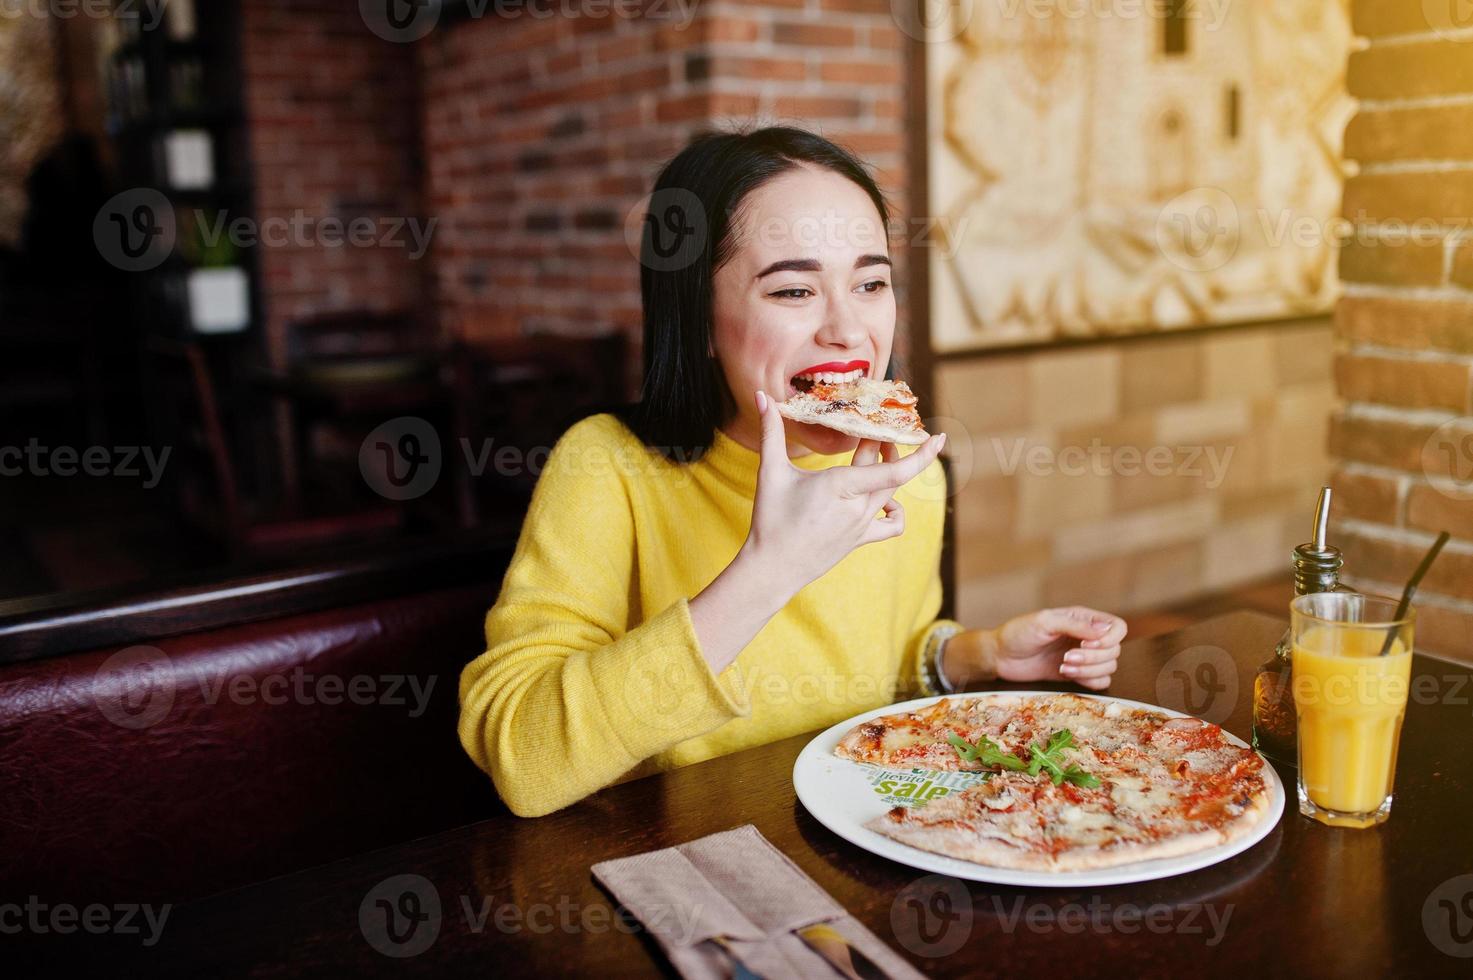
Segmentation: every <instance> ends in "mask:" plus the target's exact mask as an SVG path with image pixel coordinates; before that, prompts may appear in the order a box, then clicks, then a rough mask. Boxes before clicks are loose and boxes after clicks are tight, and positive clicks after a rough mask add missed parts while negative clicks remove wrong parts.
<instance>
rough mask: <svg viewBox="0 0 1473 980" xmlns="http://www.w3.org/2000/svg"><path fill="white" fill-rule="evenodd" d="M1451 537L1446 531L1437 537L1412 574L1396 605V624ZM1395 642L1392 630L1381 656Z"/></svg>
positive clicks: (1388, 650)
mask: <svg viewBox="0 0 1473 980" xmlns="http://www.w3.org/2000/svg"><path fill="white" fill-rule="evenodd" d="M1449 537H1451V535H1450V534H1448V533H1447V532H1446V531H1443V532H1442V533H1441V534H1439V535H1438V536H1437V540H1436V541H1434V542H1432V547H1431V548H1428V549H1427V554H1426V556H1425V557H1424V558H1423V559H1422V564H1420V565H1418V566H1417V570H1416V571H1415V572H1412V577H1411V578H1410V579H1408V580H1407V587H1406V588H1405V589H1403V590H1402V592H1401V602H1398V603H1397V604H1396V617H1395V621H1396V622H1398V623H1399V622H1401V618H1402V617H1403V616H1405V615H1406V614H1407V610H1408V609H1410V608H1411V607H1412V595H1413V594H1415V593H1416V591H1417V586H1419V585H1421V584H1422V576H1423V575H1426V574H1427V569H1429V568H1431V567H1432V563H1433V562H1434V561H1436V560H1437V553H1438V552H1439V551H1441V550H1442V546H1443V545H1445V544H1447V539H1448V538H1449ZM1394 642H1396V631H1395V630H1392V631H1391V632H1389V633H1387V634H1386V642H1385V644H1383V645H1382V647H1381V656H1383V657H1384V656H1386V655H1387V654H1388V653H1390V652H1391V644H1392V643H1394Z"/></svg>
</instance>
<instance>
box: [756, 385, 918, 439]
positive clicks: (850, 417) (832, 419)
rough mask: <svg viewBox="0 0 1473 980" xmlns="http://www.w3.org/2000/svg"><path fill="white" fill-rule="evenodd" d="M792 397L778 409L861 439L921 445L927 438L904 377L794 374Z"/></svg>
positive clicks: (784, 414)
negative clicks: (833, 378)
mask: <svg viewBox="0 0 1473 980" xmlns="http://www.w3.org/2000/svg"><path fill="white" fill-rule="evenodd" d="M793 388H794V389H795V391H794V393H793V395H792V397H791V398H789V399H788V400H787V401H785V402H779V403H778V406H777V410H778V411H779V412H781V413H782V415H783V417H784V418H788V419H792V420H793V421H794V422H811V423H813V424H814V425H822V426H824V427H826V428H829V429H834V430H836V431H838V432H842V433H844V434H846V435H851V436H858V437H859V438H861V439H878V440H879V441H881V442H893V443H895V444H897V445H903V446H919V445H920V444H921V443H923V442H925V441H926V440H927V439H929V438H930V433H929V432H927V431H926V427H925V426H924V425H922V424H921V416H920V414H919V413H918V412H917V411H916V396H915V393H914V392H913V391H911V390H910V386H909V385H907V384H906V383H905V382H904V381H884V380H879V379H875V378H857V379H855V380H853V381H838V382H828V381H815V380H813V379H812V378H809V377H807V376H805V375H801V374H800V375H799V376H798V377H796V378H794V379H793Z"/></svg>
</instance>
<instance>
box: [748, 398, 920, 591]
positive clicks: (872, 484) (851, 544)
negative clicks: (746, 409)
mask: <svg viewBox="0 0 1473 980" xmlns="http://www.w3.org/2000/svg"><path fill="white" fill-rule="evenodd" d="M757 412H758V414H759V415H760V416H761V419H762V448H761V453H762V458H761V463H760V465H759V467H758V471H757V498H756V501H755V502H754V503H753V506H752V528H751V531H750V532H749V533H748V536H747V541H746V544H745V545H744V546H743V550H744V551H748V552H750V553H751V554H752V555H754V556H760V559H761V563H762V564H763V565H766V566H767V567H768V568H769V569H770V571H771V574H772V575H773V581H774V582H776V583H781V585H782V586H783V587H784V588H785V589H788V590H791V591H792V592H796V591H797V590H798V589H801V588H802V587H803V586H805V585H807V584H808V583H809V582H812V581H813V580H814V579H817V578H818V577H819V576H821V575H823V573H824V572H827V571H828V570H829V569H830V568H833V567H834V566H835V565H837V564H838V563H839V561H840V560H841V559H842V558H843V557H844V556H845V555H847V554H849V552H851V551H853V550H854V549H855V548H858V547H860V546H861V545H866V544H871V543H873V542H876V541H884V540H886V539H887V538H893V537H896V536H898V535H899V534H901V533H902V532H903V531H904V530H905V510H904V508H902V507H901V505H900V503H899V502H898V501H897V500H896V499H895V496H894V494H895V491H896V490H897V489H898V488H899V487H901V486H903V485H904V484H905V483H907V482H909V481H910V480H912V479H914V478H915V477H917V476H919V475H920V473H921V471H922V470H924V469H925V468H926V467H927V466H930V465H931V462H932V461H933V460H934V459H935V458H936V456H937V454H939V453H940V452H941V447H942V446H943V445H944V444H945V442H946V437H945V435H944V434H943V435H937V436H932V437H931V438H930V439H928V440H927V441H926V442H925V443H924V444H923V445H921V446H920V447H919V448H917V449H916V451H915V452H913V453H911V454H910V455H909V456H906V457H905V458H904V459H902V458H900V455H899V452H898V451H897V450H896V448H895V446H894V445H892V444H890V443H885V444H884V446H883V450H882V447H881V446H880V444H879V443H877V442H875V441H874V440H870V439H862V440H860V443H859V447H858V448H857V449H856V450H855V453H854V460H853V465H851V466H834V467H830V468H829V469H826V470H819V471H816V472H811V471H808V470H803V469H800V468H799V467H797V466H794V465H793V464H792V462H790V461H789V459H788V451H787V443H786V440H785V438H784V434H783V419H782V416H781V415H780V414H779V413H778V411H777V408H776V406H775V405H774V403H773V401H772V399H771V398H769V397H768V396H767V395H766V394H765V393H763V392H760V391H759V392H757ZM882 454H883V457H884V459H883V461H879V457H880V456H881V455H882ZM882 512H883V516H881V514H882Z"/></svg>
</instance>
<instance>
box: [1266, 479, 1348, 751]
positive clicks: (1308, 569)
mask: <svg viewBox="0 0 1473 980" xmlns="http://www.w3.org/2000/svg"><path fill="white" fill-rule="evenodd" d="M1330 494H1331V490H1330V488H1329V487H1322V488H1321V489H1320V499H1319V501H1318V503H1317V504H1316V505H1315V514H1314V533H1313V535H1312V536H1311V539H1310V540H1309V541H1307V542H1306V543H1304V544H1301V545H1299V547H1297V548H1295V549H1294V594H1295V595H1296V596H1301V595H1308V594H1309V593H1311V592H1342V591H1347V590H1345V589H1344V588H1343V587H1342V586H1341V585H1340V566H1341V565H1343V564H1344V563H1345V560H1344V559H1343V558H1342V557H1341V556H1340V549H1339V548H1332V547H1330V545H1329V544H1327V543H1326V541H1325V536H1326V534H1327V532H1328V530H1329V524H1330ZM1292 652H1293V648H1292V646H1291V644H1290V639H1289V631H1288V630H1287V629H1286V630H1284V635H1283V637H1282V638H1281V639H1280V640H1279V643H1278V646H1276V647H1274V652H1273V656H1271V657H1269V658H1268V660H1266V661H1264V662H1263V664H1262V665H1260V666H1259V668H1258V670H1257V672H1256V673H1255V674H1254V677H1253V747H1254V748H1255V749H1257V750H1258V751H1259V752H1262V753H1263V754H1264V755H1266V756H1268V757H1269V758H1270V759H1273V760H1274V761H1276V762H1282V763H1285V764H1286V765H1290V766H1294V765H1298V763H1299V757H1298V752H1297V748H1298V746H1297V743H1296V740H1295V729H1296V724H1295V720H1294V693H1293V687H1292V682H1293V676H1292V673H1291V670H1290V667H1291V664H1292V659H1291V656H1290V655H1291V653H1292Z"/></svg>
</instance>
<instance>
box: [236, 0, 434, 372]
mask: <svg viewBox="0 0 1473 980" xmlns="http://www.w3.org/2000/svg"><path fill="white" fill-rule="evenodd" d="M241 59H242V63H243V68H244V74H245V97H244V98H245V110H246V116H247V121H248V129H249V133H250V144H251V145H250V156H251V163H252V167H253V177H254V184H255V188H254V192H255V214H256V217H257V218H258V219H259V220H260V221H262V222H265V221H267V220H270V219H278V220H281V221H292V220H293V218H294V216H297V215H300V220H299V223H300V224H301V225H302V227H304V228H308V229H312V228H317V227H319V223H320V222H323V221H326V220H329V219H337V220H340V221H343V222H348V221H352V220H354V219H355V218H359V217H368V218H371V219H374V220H375V221H384V219H390V220H392V219H397V218H408V217H418V216H419V214H420V183H421V176H420V173H419V169H420V168H419V165H418V162H417V161H418V144H419V137H418V133H417V130H416V102H417V93H416V91H415V77H414V62H413V52H412V50H411V49H410V48H409V46H407V45H402V44H392V43H389V42H387V41H384V40H381V39H380V38H378V37H376V36H375V35H374V34H372V33H371V32H370V31H368V30H367V29H365V27H364V24H363V21H362V20H361V19H360V17H359V15H358V7H357V4H353V3H343V2H341V0H244V2H243V3H242V9H241ZM263 227H265V226H264V225H263ZM380 227H381V228H382V230H383V231H384V232H385V233H388V232H390V231H391V225H390V224H388V223H383V224H381V225H380ZM395 237H396V238H397V239H398V240H407V239H408V236H407V235H406V234H404V233H402V232H400V233H399V234H398V235H397V236H395ZM332 240H333V239H332V237H331V235H330V234H329V235H326V236H321V235H319V234H318V233H317V232H315V231H310V230H309V231H308V232H306V233H305V234H304V235H296V234H293V235H291V236H290V240H289V241H287V242H286V243H284V244H275V245H273V244H271V243H270V242H267V241H263V242H262V244H261V245H260V247H259V253H258V257H259V262H260V278H261V295H262V298H263V301H264V306H265V314H266V324H265V340H266V348H267V352H268V354H269V356H270V357H271V358H272V360H273V361H274V362H276V363H278V364H280V363H282V359H283V355H284V350H285V346H284V343H285V342H284V337H285V328H286V324H288V323H290V322H291V321H292V320H295V319H298V318H300V317H304V316H307V315H310V314H314V313H321V312H329V311H335V310H348V309H370V310H375V311H395V310H404V309H409V310H413V309H417V308H419V307H420V306H422V305H423V303H424V300H425V284H424V281H423V273H424V270H423V268H422V267H423V266H424V265H425V262H424V259H423V258H421V259H419V260H415V259H414V258H412V257H411V255H410V252H411V249H408V248H402V247H396V246H390V247H384V246H355V245H350V244H338V245H333V244H330V242H331V241H332ZM325 242H326V243H325Z"/></svg>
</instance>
